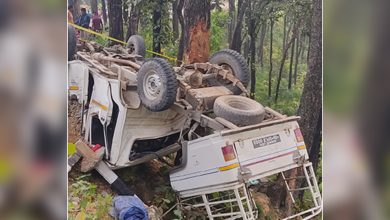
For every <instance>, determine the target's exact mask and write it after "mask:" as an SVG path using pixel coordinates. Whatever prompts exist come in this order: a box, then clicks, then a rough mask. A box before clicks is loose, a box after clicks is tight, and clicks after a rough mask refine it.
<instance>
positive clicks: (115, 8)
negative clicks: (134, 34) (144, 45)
mask: <svg viewBox="0 0 390 220" xmlns="http://www.w3.org/2000/svg"><path fill="white" fill-rule="evenodd" d="M108 17H109V26H110V28H109V35H110V37H113V38H116V39H118V40H123V20H122V0H111V1H108ZM111 44H117V42H111Z"/></svg>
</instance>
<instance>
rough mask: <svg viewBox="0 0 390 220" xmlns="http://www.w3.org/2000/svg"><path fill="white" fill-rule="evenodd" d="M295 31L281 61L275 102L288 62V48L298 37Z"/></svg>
mask: <svg viewBox="0 0 390 220" xmlns="http://www.w3.org/2000/svg"><path fill="white" fill-rule="evenodd" d="M295 32H296V30H293V36H291V40H290V42H288V44H286V48H285V49H284V51H283V56H282V60H281V61H280V67H279V75H278V80H277V84H276V91H275V103H277V102H278V98H279V89H280V81H281V80H282V74H283V67H284V63H285V62H286V58H287V53H288V50H289V49H290V47H291V44H292V43H293V42H294V41H295V38H296V33H295Z"/></svg>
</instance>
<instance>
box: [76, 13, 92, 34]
mask: <svg viewBox="0 0 390 220" xmlns="http://www.w3.org/2000/svg"><path fill="white" fill-rule="evenodd" d="M90 22H91V18H90V17H89V15H88V14H87V10H86V9H85V8H81V15H80V17H79V18H78V19H77V21H76V24H77V25H78V26H81V27H83V28H86V29H89V23H90ZM80 37H81V39H87V38H88V34H87V33H86V32H85V31H83V30H80Z"/></svg>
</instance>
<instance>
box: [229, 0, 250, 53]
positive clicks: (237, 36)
mask: <svg viewBox="0 0 390 220" xmlns="http://www.w3.org/2000/svg"><path fill="white" fill-rule="evenodd" d="M247 6H248V0H238V15H237V22H236V26H235V28H234V32H233V38H232V41H231V44H230V49H232V50H235V51H237V52H239V53H241V45H242V40H241V30H242V23H243V20H244V14H245V10H246V8H247Z"/></svg>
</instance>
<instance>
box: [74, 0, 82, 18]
mask: <svg viewBox="0 0 390 220" xmlns="http://www.w3.org/2000/svg"><path fill="white" fill-rule="evenodd" d="M80 13H81V12H80V0H73V19H74V21H76V19H77V18H78V17H80Z"/></svg>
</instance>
